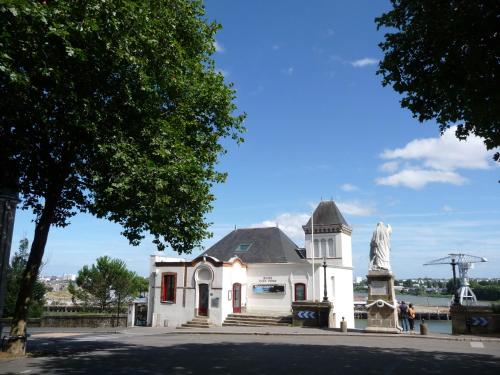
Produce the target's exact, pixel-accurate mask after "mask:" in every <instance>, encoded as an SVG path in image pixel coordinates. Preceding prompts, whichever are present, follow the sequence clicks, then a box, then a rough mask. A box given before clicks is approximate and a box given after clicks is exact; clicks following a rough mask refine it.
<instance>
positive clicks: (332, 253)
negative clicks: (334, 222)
mask: <svg viewBox="0 0 500 375" xmlns="http://www.w3.org/2000/svg"><path fill="white" fill-rule="evenodd" d="M328 257H329V258H334V257H335V242H334V241H333V238H330V239H328Z"/></svg>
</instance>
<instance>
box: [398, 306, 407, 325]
mask: <svg viewBox="0 0 500 375" xmlns="http://www.w3.org/2000/svg"><path fill="white" fill-rule="evenodd" d="M399 317H400V318H401V327H402V328H403V332H408V305H407V304H406V303H405V301H401V303H400V304H399Z"/></svg>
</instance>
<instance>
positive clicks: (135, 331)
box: [3, 326, 500, 342]
mask: <svg viewBox="0 0 500 375" xmlns="http://www.w3.org/2000/svg"><path fill="white" fill-rule="evenodd" d="M28 333H29V334H30V335H31V337H32V338H37V337H40V338H42V337H53V338H56V337H69V336H74V335H104V334H125V335H142V336H153V335H165V334H166V335H262V336H337V337H338V336H355V337H384V338H408V339H423V340H425V339H431V340H450V341H483V342H488V341H489V342H500V337H490V336H473V335H460V336H458V335H451V334H445V333H433V332H430V333H429V334H428V335H425V336H422V335H420V334H418V333H416V334H414V335H410V334H387V333H364V331H363V330H358V329H349V331H348V332H341V331H340V329H338V328H337V329H333V328H302V327H283V326H266V327H210V328H175V327H126V328H124V327H116V328H112V327H101V328H51V327H44V328H31V329H29V330H28ZM3 334H4V335H6V334H8V332H7V331H4V332H3Z"/></svg>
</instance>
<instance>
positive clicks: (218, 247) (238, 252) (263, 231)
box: [201, 227, 305, 263]
mask: <svg viewBox="0 0 500 375" xmlns="http://www.w3.org/2000/svg"><path fill="white" fill-rule="evenodd" d="M297 250H299V247H298V246H297V245H296V244H295V243H294V242H293V241H292V240H291V239H290V238H289V237H288V236H287V235H286V234H285V233H283V231H282V230H281V229H279V228H277V227H269V228H247V229H236V230H233V231H232V232H231V233H229V234H228V235H227V236H225V237H224V238H222V239H221V240H220V241H219V242H217V243H216V244H215V245H213V246H212V247H210V248H209V249H208V250H206V251H205V252H204V253H203V254H201V255H209V256H212V257H215V258H217V259H220V260H222V261H224V262H227V261H229V259H231V258H232V257H234V256H238V257H239V258H240V259H241V260H242V261H243V262H245V263H301V262H305V260H304V259H302V258H301V256H300V255H299V254H298V251H297Z"/></svg>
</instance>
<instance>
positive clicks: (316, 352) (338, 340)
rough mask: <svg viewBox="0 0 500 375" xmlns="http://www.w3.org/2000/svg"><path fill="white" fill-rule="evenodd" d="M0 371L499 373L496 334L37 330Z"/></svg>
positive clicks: (3, 362) (499, 344)
mask: <svg viewBox="0 0 500 375" xmlns="http://www.w3.org/2000/svg"><path fill="white" fill-rule="evenodd" d="M29 345H30V346H29V350H30V352H31V354H30V356H28V357H26V358H20V359H9V360H0V373H1V374H96V375H97V374H404V375H406V374H419V375H422V374H481V375H484V374H496V375H497V374H500V341H485V342H480V341H454V340H434V339H428V338H412V337H400V336H397V337H395V336H389V337H364V336H342V335H338V336H300V335H296V336H274V335H269V336H265V335H262V336H255V335H217V334H204V335H198V334H177V333H175V332H169V333H159V334H157V333H154V332H153V333H152V332H151V331H149V333H145V332H134V331H124V332H122V333H116V334H115V333H99V332H90V333H77V332H66V333H64V332H62V333H57V334H56V333H39V334H36V335H33V337H32V338H31V340H30V344H29Z"/></svg>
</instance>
